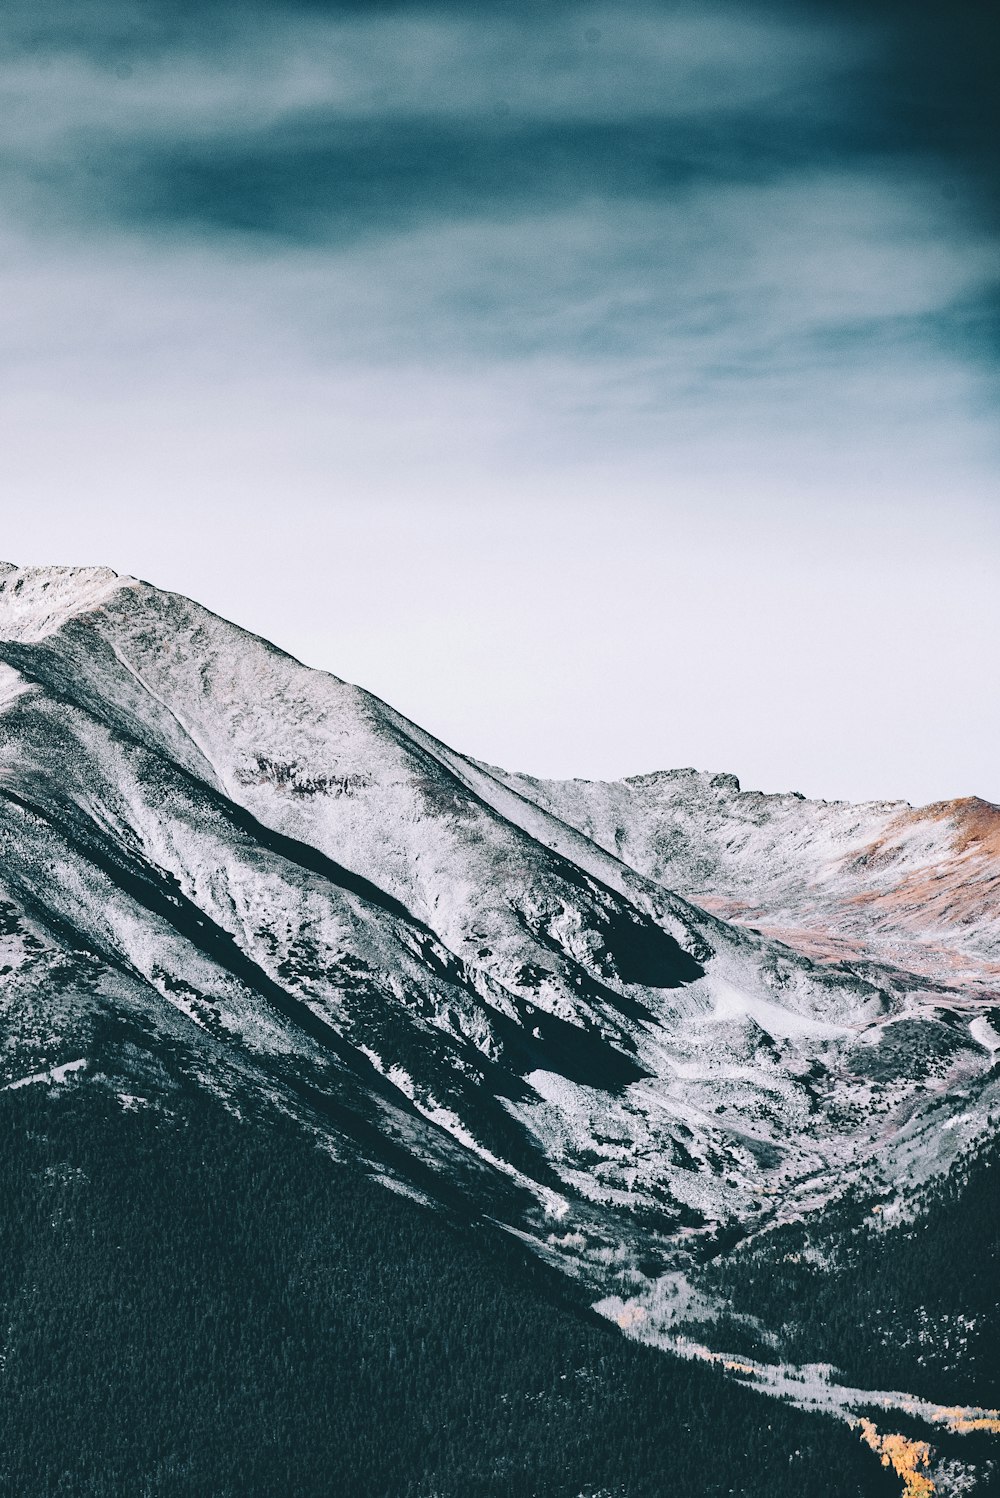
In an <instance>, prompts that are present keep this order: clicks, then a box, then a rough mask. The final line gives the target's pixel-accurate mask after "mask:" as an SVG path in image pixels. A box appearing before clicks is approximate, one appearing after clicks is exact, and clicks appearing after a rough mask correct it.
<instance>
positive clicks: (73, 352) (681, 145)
mask: <svg viewBox="0 0 1000 1498" xmlns="http://www.w3.org/2000/svg"><path fill="white" fill-rule="evenodd" d="M997 28H998V22H997V20H996V18H995V17H992V16H989V15H987V14H985V12H984V9H983V7H981V6H977V5H975V4H972V3H968V4H960V5H958V6H957V7H955V8H953V10H952V11H950V12H949V14H948V16H947V17H942V16H941V14H940V12H939V10H938V8H937V7H934V6H932V5H930V4H929V3H924V0H917V3H916V4H911V5H908V6H902V5H901V4H897V3H895V0H875V3H873V4H871V5H869V6H866V7H864V8H862V7H855V6H851V5H848V6H846V7H844V6H834V5H833V4H832V0H831V3H826V0H785V3H776V4H772V5H767V6H765V5H751V6H749V7H747V6H736V5H735V4H711V5H691V4H689V5H668V4H665V3H661V4H657V3H645V4H642V3H631V0H630V3H628V4H625V5H620V6H617V7H608V6H602V5H563V4H555V5H553V6H551V7H549V8H547V9H546V10H545V11H544V12H539V11H536V10H535V9H534V8H532V7H528V6H523V5H518V4H515V5H513V6H511V5H507V6H503V7H500V6H497V7H492V6H489V5H487V6H476V7H470V6H466V5H463V4H461V3H460V0H448V3H439V4H436V5H433V4H428V3H425V0H409V3H403V0H400V3H397V4H391V5H384V4H376V3H374V0H371V3H366V0H351V3H343V4H340V5H336V4H323V3H320V0H285V3H270V0H249V3H247V4H243V5H240V6H237V5H235V4H233V3H231V0H208V3H206V4H204V5H202V6H199V7H197V8H195V7H191V6H189V5H187V4H185V3H175V4H168V3H166V0H163V3H160V0H153V3H150V4H148V5H144V6H142V7H141V8H140V7H136V6H132V7H130V6H126V5H121V4H116V3H114V0H107V3H98V0H93V3H85V4H84V5H82V6H81V5H79V4H74V5H70V4H68V3H66V0H56V3H55V4H53V5H52V6H49V7H46V8H45V11H44V13H40V12H38V11H37V9H36V8H34V7H29V6H28V5H27V4H22V3H20V0H17V3H14V4H13V5H11V6H9V7H7V8H6V10H5V13H4V16H3V17H2V18H0V37H2V39H3V41H4V49H3V55H2V61H0V89H2V91H3V94H4V97H5V101H6V104H7V121H8V126H7V129H6V131H5V139H4V142H3V144H2V146H0V182H2V184H3V189H4V192H3V198H2V205H3V206H2V211H0V283H2V289H3V297H4V307H5V317H4V319H3V359H2V365H0V368H2V371H3V381H4V386H3V391H4V399H3V403H2V407H0V411H2V417H0V473H2V481H3V488H2V491H0V492H2V496H3V497H2V510H0V515H2V520H3V527H2V534H0V553H2V554H3V555H4V556H6V557H8V558H9V560H11V561H13V562H15V563H19V564H28V563H31V564H49V563H64V564H87V565H108V566H112V567H114V568H115V569H116V570H118V571H122V572H128V573H131V574H134V575H138V576H142V577H145V578H147V579H148V580H149V581H151V582H153V583H155V584H157V585H158V586H162V587H167V588H172V589H176V590H178V591H181V592H184V593H186V594H188V595H190V596H192V597H194V598H196V599H197V600H198V601H199V602H202V603H204V604H206V605H207V606H208V607H210V608H212V609H215V610H216V611H217V612H219V613H222V614H224V615H226V616H227V617H229V618H232V619H234V620H235V621H236V622H237V623H240V624H243V625H245V626H246V627H248V628H251V629H254V630H256V631H258V632H259V633H262V634H264V635H266V636H267V637H268V638H270V639H272V640H273V641H274V642H275V643H276V644H278V645H280V646H281V647H282V648H284V649H287V650H289V651H291V652H292V653H293V654H295V655H297V656H299V657H300V658H302V659H304V660H305V661H306V662H307V663H308V664H310V665H314V666H317V667H321V668H323V669H327V670H330V671H333V672H334V673H335V674H337V675H338V676H342V677H345V678H347V679H349V680H353V681H357V682H358V683H359V684H361V685H363V686H365V687H367V688H368V689H369V690H371V691H373V692H375V693H377V694H378V695H379V696H381V697H383V698H385V699H387V700H388V701H390V702H391V703H392V704H393V705H394V706H396V707H397V708H399V710H400V711H402V712H404V713H406V714H407V715H408V716H409V717H411V718H413V719H415V720H416V721H418V722H419V723H421V724H422V725H423V726H425V727H426V728H427V729H429V730H430V731H431V732H433V733H435V734H437V735H438V736H439V737H441V738H443V739H445V740H446V741H448V742H449V743H452V744H454V745H455V747H457V748H459V749H461V750H462V751H463V752H465V753H469V754H472V755H474V756H476V757H477V758H480V759H484V760H487V761H490V762H492V763H497V764H502V765H504V766H506V767H508V768H511V769H520V770H526V771H528V772H530V773H534V774H538V775H558V776H573V775H579V776H587V777H597V778H617V777H618V776H622V775H627V774H635V773H642V772H646V771H651V770H654V769H666V768H673V767H679V766H685V765H693V766H695V767H697V768H699V769H705V770H726V771H731V772H733V773H735V774H737V775H738V776H739V777H740V780H741V782H742V783H743V784H744V785H745V786H747V787H751V788H759V789H763V790H768V791H777V790H799V791H802V792H803V793H805V794H807V795H810V796H818V797H824V798H827V799H834V798H846V799H852V800H862V799H868V798H892V799H895V798H903V799H907V800H910V801H911V802H914V803H915V804H917V803H925V802H929V801H935V800H940V799H946V798H949V797H953V796H958V795H964V794H973V793H975V794H979V795H982V796H984V797H986V798H987V799H990V800H993V801H997V802H1000V766H998V764H997V756H996V751H995V747H994V746H995V744H996V743H997V741H998V738H1000V693H998V691H997V685H998V683H997V681H996V670H995V668H994V667H993V666H992V661H993V658H994V657H995V655H996V647H995V644H994V642H995V640H996V639H997V637H998V634H1000V566H998V561H1000V499H998V496H1000V484H998V479H1000V444H998V440H997V439H998V432H997V424H996V409H997V400H996V397H997V379H996V374H997V356H998V339H997V328H998V320H997V271H996V267H997V263H998V255H997V251H998V239H1000V234H998V200H997V193H996V185H995V160H996V154H997V118H998V115H997V104H996V101H995V99H994V97H993V89H992V79H991V76H990V72H991V69H990V63H991V58H992V56H993V55H994V51H993V49H994V47H995V43H996V40H997Z"/></svg>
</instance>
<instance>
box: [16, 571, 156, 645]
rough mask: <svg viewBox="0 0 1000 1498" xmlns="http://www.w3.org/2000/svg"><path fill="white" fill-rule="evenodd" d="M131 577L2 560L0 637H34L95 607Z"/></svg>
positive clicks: (132, 581)
mask: <svg viewBox="0 0 1000 1498" xmlns="http://www.w3.org/2000/svg"><path fill="white" fill-rule="evenodd" d="M136 586H137V582H136V579H135V578H132V577H128V576H124V577H122V576H119V574H118V573H117V572H113V571H112V570H111V568H110V567H17V566H15V565H13V564H12V563H10V562H0V638H3V639H7V640H25V641H35V640H42V639H45V637H46V636H47V635H51V634H54V633H55V632H56V630H58V629H60V628H61V627H62V626H63V625H64V624H65V623H66V622H67V621H68V620H69V619H72V618H74V617H75V616H76V615H77V614H85V613H89V612H90V611H91V610H92V609H96V608H99V607H100V606H101V604H103V603H105V602H106V601H107V600H108V599H109V598H110V597H111V596H112V595H113V594H115V593H117V592H119V591H120V590H121V589H122V588H131V587H136Z"/></svg>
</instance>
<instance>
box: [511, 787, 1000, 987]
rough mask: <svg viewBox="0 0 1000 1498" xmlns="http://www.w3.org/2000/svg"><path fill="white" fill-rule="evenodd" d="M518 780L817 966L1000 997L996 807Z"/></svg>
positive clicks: (621, 852) (648, 868) (627, 854)
mask: <svg viewBox="0 0 1000 1498" xmlns="http://www.w3.org/2000/svg"><path fill="white" fill-rule="evenodd" d="M504 778H505V779H506V780H507V781H508V782H509V783H511V784H516V785H517V787H518V789H519V790H520V791H521V792H522V794H524V795H527V796H530V797H531V798H532V799H533V800H535V801H537V802H538V804H539V805H541V806H544V807H546V808H547V809H548V810H550V811H551V812H553V813H554V814H555V815H558V816H560V817H562V818H563V819H564V820H566V821H567V822H569V823H570V824H571V825H573V826H575V827H578V828H580V829H581V830H582V831H584V832H585V833H586V834H587V836H588V837H592V838H593V839H594V841H595V842H597V843H598V844H599V845H600V846H601V847H604V848H606V849H608V850H609V851H614V852H615V853H616V854H617V855H618V856H619V857H620V858H622V859H624V860H625V861H626V862H628V863H629V864H630V865H631V866H632V867H634V868H635V869H637V870H639V871H640V872H642V873H644V874H646V875H647V876H649V877H650V878H653V879H656V880H658V881H660V882H662V883H664V884H665V885H668V886H669V887H670V888H671V889H674V890H677V891H678V892H680V893H683V894H684V895H686V896H687V897H688V898H690V899H692V900H694V901H696V902H697V903H699V904H700V905H702V906H704V907H706V908H708V909H710V910H713V911H715V912H716V913H718V914H719V915H721V916H723V917H725V918H726V919H727V920H732V921H736V922H738V923H739V924H740V925H743V926H754V927H757V928H758V929H760V930H762V931H764V932H765V933H766V934H767V935H769V936H772V937H774V938H775V939H777V940H780V941H784V942H787V943H788V944H789V945H790V946H792V947H794V948H795V949H796V950H797V951H800V952H802V953H804V954H805V955H806V956H809V957H812V958H815V959H817V960H819V961H823V962H836V961H838V960H842V959H847V960H853V959H857V958H869V959H872V960H874V961H876V962H883V963H891V964H894V965H896V966H898V967H901V968H903V969H905V970H907V971H910V972H913V973H918V974H921V975H923V976H926V977H929V978H934V979H939V980H941V981H942V982H944V983H949V984H952V983H958V984H960V985H961V986H962V987H963V988H966V989H971V990H974V991H977V992H980V993H982V994H983V995H984V996H995V995H996V994H998V993H1000V807H997V806H994V805H992V803H990V802H988V801H983V800H980V799H979V798H978V797H976V796H969V797H964V798H961V799H959V800H954V801H941V802H936V803H934V804H933V805H931V806H924V807H918V808H914V807H912V806H909V805H908V804H907V803H906V802H901V801H896V802H884V801H877V802H869V803H866V804H863V805H852V804H851V803H849V802H843V801H833V802H828V801H808V800H806V799H805V798H804V797H802V796H799V795H797V794H791V795H780V796H770V795H764V794H763V793H761V792H759V791H742V790H741V789H740V785H739V781H738V780H737V779H736V777H735V776H734V775H711V776H710V775H702V774H698V773H697V772H696V771H694V770H674V771H666V772H662V773H658V774H654V775H641V776H635V777H633V778H631V779H628V780H624V781H617V782H610V783H604V782H599V781H578V780H574V781H540V780H533V779H531V778H530V777H528V776H516V777H511V776H506V777H504Z"/></svg>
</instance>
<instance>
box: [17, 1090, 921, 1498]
mask: <svg viewBox="0 0 1000 1498" xmlns="http://www.w3.org/2000/svg"><path fill="white" fill-rule="evenodd" d="M0 1127H2V1130H3V1140H4V1147H3V1151H2V1155H0V1316H2V1357H0V1365H2V1366H0V1493H2V1494H3V1498H24V1495H28V1494H30V1495H32V1498H56V1495H58V1498H123V1495H128V1498H195V1495H197V1498H335V1495H338V1498H339V1495H349V1498H369V1495H370V1498H479V1495H482V1498H486V1495H491V1498H494V1495H495V1498H500V1495H503V1498H536V1495H537V1498H543V1495H545V1498H547V1495H553V1498H555V1495H559V1498H580V1495H597V1494H601V1495H615V1498H624V1495H629V1498H667V1495H676V1498H699V1495H716V1494H718V1495H725V1498H729V1495H747V1498H750V1495H753V1498H782V1495H788V1498H809V1495H816V1498H819V1495H823V1498H830V1495H831V1494H836V1495H843V1498H853V1495H860V1494H865V1495H872V1498H877V1495H880V1494H885V1495H889V1494H893V1495H895V1494H897V1493H898V1489H899V1483H898V1480H897V1479H895V1478H893V1477H892V1476H891V1475H890V1474H889V1473H887V1472H885V1471H884V1470H883V1469H882V1468H881V1467H880V1466H879V1465H878V1463H877V1461H876V1459H875V1458H874V1456H873V1455H872V1453H871V1452H869V1451H867V1450H865V1449H864V1448H863V1447H862V1445H861V1443H860V1441H859V1440H858V1439H857V1437H856V1436H855V1435H854V1434H853V1433H852V1432H851V1431H849V1430H848V1429H847V1428H846V1427H845V1426H843V1425H841V1424H838V1423H835V1422H834V1421H833V1420H828V1419H826V1418H824V1417H819V1416H807V1415H804V1414H800V1413H798V1412H797V1411H795V1410H793V1409H790V1408H787V1407H785V1406H783V1405H780V1404H778V1403H777V1402H773V1401H770V1400H767V1399H764V1398H762V1397H761V1396H758V1395H755V1394H753V1393H751V1392H750V1391H748V1390H745V1389H742V1388H740V1387H738V1386H736V1385H733V1384H732V1383H730V1382H726V1381H724V1379H723V1378H722V1376H721V1375H720V1374H718V1373H717V1372H716V1371H715V1370H714V1369H712V1368H710V1367H706V1366H701V1365H698V1364H690V1363H682V1362H679V1361H677V1360H675V1359H672V1358H671V1357H669V1356H667V1355H665V1354H663V1353H659V1352H656V1351H654V1350H652V1349H649V1348H646V1347H643V1346H640V1345H638V1344H635V1343H632V1342H629V1341H627V1340H626V1339H625V1338H624V1337H622V1336H621V1335H620V1334H619V1333H618V1332H617V1330H616V1329H615V1328H613V1327H610V1326H608V1325H606V1324H605V1323H603V1322H601V1321H599V1319H598V1318H596V1317H595V1316H593V1315H592V1313H590V1312H589V1311H588V1310H587V1308H586V1305H585V1303H584V1300H583V1299H582V1298H581V1299H579V1300H577V1299H575V1298H574V1296H575V1290H574V1287H573V1286H572V1284H571V1283H570V1282H569V1281H567V1280H566V1279H565V1278H564V1277H562V1276H559V1275H557V1274H556V1273H555V1272H554V1271H550V1270H549V1269H547V1267H546V1266H544V1265H543V1264H542V1263H540V1262H538V1261H537V1260H536V1259H534V1258H533V1257H532V1256H530V1255H529V1254H528V1253H527V1252H526V1251H525V1250H523V1249H522V1247H521V1245H520V1244H519V1243H517V1242H516V1240H513V1239H511V1238H509V1237H508V1236H507V1235H505V1234H503V1233H502V1232H500V1231H499V1230H495V1229H489V1228H487V1227H483V1226H475V1225H473V1224H471V1223H468V1222H462V1221H460V1220H457V1219H454V1218H449V1217H448V1216H447V1215H446V1214H444V1213H442V1212H439V1211H434V1210H431V1209H429V1208H427V1207H424V1206H422V1205H420V1204H418V1203H416V1202H414V1201H412V1200H410V1199H409V1198H405V1197H402V1196H400V1195H398V1194H395V1193H393V1192H391V1191H389V1190H387V1189H386V1188H385V1187H384V1186H382V1185H381V1184H379V1183H378V1182H376V1181H373V1180H371V1179H369V1178H367V1177H366V1176H365V1175H363V1174H362V1173H361V1172H360V1171H359V1170H357V1169H355V1168H354V1167H349V1166H346V1165H343V1164H340V1163H338V1162H336V1161H334V1160H333V1159H331V1158H330V1156H329V1155H328V1154H327V1153H325V1152H324V1151H323V1150H322V1149H320V1148H318V1147H317V1146H316V1144H315V1143H314V1142H313V1141H312V1140H310V1139H309V1138H308V1137H307V1136H306V1135H305V1134H304V1133H303V1132H302V1131H301V1130H300V1129H299V1128H298V1126H297V1125H295V1124H293V1123H292V1122H290V1121H286V1122H284V1123H283V1122H281V1120H280V1119H278V1118H271V1119H269V1120H267V1122H266V1125H265V1123H264V1122H263V1121H259V1120H258V1121H256V1122H255V1121H253V1120H249V1119H243V1120H240V1119H237V1118H235V1117H233V1116H232V1114H231V1113H229V1112H227V1111H226V1110H225V1109H224V1108H223V1107H222V1106H221V1105H220V1104H219V1103H217V1102H216V1101H215V1100H213V1099H212V1098H211V1097H209V1096H207V1095H206V1094H205V1093H204V1092H201V1091H199V1090H197V1089H196V1088H194V1087H185V1086H181V1087H179V1088H178V1089H177V1090H176V1091H174V1092H173V1093H172V1094H171V1096H170V1098H169V1100H168V1103H167V1105H166V1106H165V1107H164V1106H157V1107H153V1106H137V1107H131V1108H128V1107H123V1105H122V1103H121V1102H120V1101H119V1099H118V1098H117V1097H116V1096H115V1094H114V1092H113V1090H112V1089H111V1088H109V1087H104V1086H102V1085H100V1084H99V1083H98V1082H97V1081H96V1080H95V1079H94V1078H93V1077H91V1078H90V1079H89V1080H86V1081H84V1082H81V1083H79V1084H77V1085H68V1086H66V1087H64V1088H61V1089H59V1090H58V1091H55V1090H50V1089H47V1088H45V1087H43V1086H37V1085H36V1086H31V1087H26V1088H22V1089H19V1090H17V1091H14V1092H7V1093H3V1094H0Z"/></svg>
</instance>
